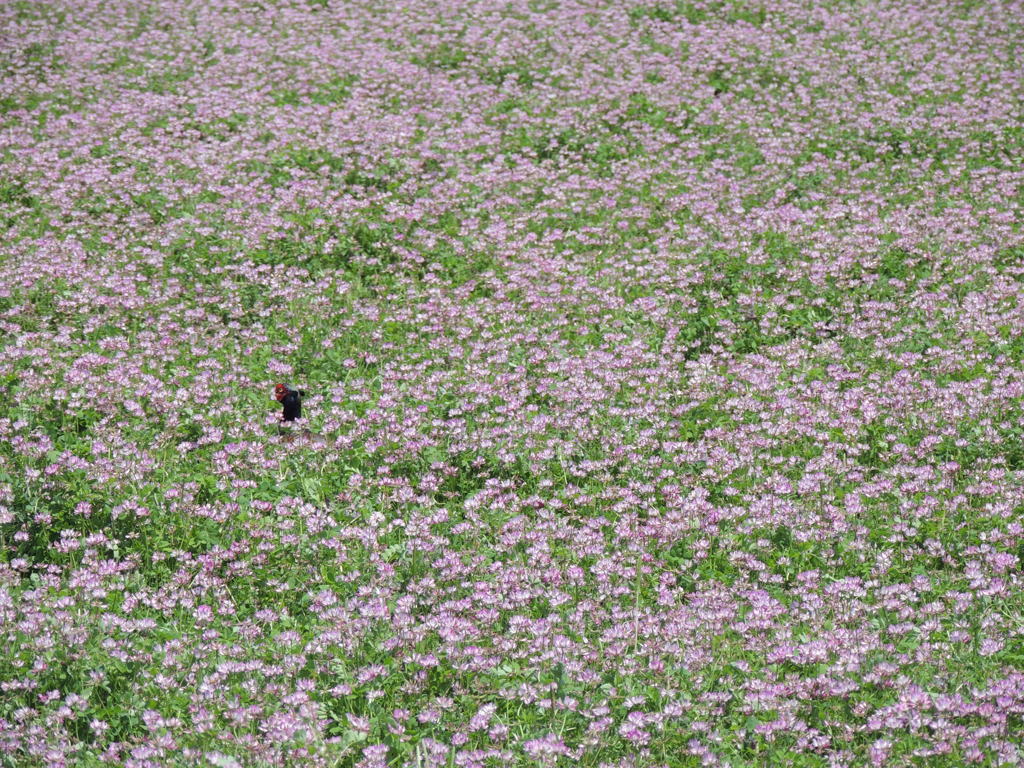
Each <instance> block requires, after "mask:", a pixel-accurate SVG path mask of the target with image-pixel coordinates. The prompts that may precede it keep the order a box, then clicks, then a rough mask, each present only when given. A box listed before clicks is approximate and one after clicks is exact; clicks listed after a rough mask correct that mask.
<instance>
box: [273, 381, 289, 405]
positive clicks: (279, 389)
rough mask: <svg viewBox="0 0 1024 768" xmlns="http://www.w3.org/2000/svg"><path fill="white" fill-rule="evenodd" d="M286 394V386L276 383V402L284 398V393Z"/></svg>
mask: <svg viewBox="0 0 1024 768" xmlns="http://www.w3.org/2000/svg"><path fill="white" fill-rule="evenodd" d="M287 394H288V387H286V386H285V385H284V384H278V385H277V386H276V387H274V397H276V398H277V402H281V401H282V400H284V398H285V395H287Z"/></svg>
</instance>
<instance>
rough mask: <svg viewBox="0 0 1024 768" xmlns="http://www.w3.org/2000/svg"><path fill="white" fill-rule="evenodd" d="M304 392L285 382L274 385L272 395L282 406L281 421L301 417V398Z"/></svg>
mask: <svg viewBox="0 0 1024 768" xmlns="http://www.w3.org/2000/svg"><path fill="white" fill-rule="evenodd" d="M305 394H306V393H305V392H303V391H302V390H301V389H292V388H291V387H289V386H288V385H287V384H278V385H277V386H276V387H274V397H275V398H277V402H279V403H280V404H281V405H282V406H284V412H283V413H282V414H281V421H295V420H296V419H301V418H302V398H303V397H304V396H305Z"/></svg>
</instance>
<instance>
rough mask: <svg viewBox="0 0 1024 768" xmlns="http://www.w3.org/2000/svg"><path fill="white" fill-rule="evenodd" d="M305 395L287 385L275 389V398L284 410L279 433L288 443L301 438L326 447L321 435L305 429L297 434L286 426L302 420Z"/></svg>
mask: <svg viewBox="0 0 1024 768" xmlns="http://www.w3.org/2000/svg"><path fill="white" fill-rule="evenodd" d="M305 395H306V393H305V392H304V391H303V390H301V389H292V388H291V387H289V386H288V385H287V384H278V385H277V386H275V387H274V397H275V398H276V399H277V402H279V403H280V404H281V405H282V406H283V409H284V410H283V412H282V413H281V424H280V425H279V426H278V431H279V432H280V433H281V435H282V436H283V437H284V441H285V442H286V443H292V442H294V441H295V440H297V439H300V438H301V439H302V440H307V441H309V442H311V443H316V444H318V445H325V444H326V442H327V441H326V440H324V439H323V438H322V437H320V435H317V434H314V433H313V432H310V431H309V430H308V429H305V428H304V429H303V430H302V431H301V432H295V431H292V430H291V429H290V428H286V427H285V426H284V423H285V422H286V421H295V420H296V419H301V418H302V398H303V397H305Z"/></svg>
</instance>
